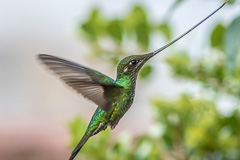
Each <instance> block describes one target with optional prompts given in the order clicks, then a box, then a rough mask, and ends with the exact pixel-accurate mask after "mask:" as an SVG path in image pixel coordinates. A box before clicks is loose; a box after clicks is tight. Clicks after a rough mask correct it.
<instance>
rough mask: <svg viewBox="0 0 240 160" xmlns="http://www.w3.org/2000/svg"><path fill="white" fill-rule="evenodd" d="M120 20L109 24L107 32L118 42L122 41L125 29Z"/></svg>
mask: <svg viewBox="0 0 240 160" xmlns="http://www.w3.org/2000/svg"><path fill="white" fill-rule="evenodd" d="M121 24H122V23H121V22H120V21H119V20H113V21H111V22H110V23H109V24H108V27H107V28H108V29H107V32H108V33H109V34H110V35H111V36H112V38H113V39H115V40H117V41H122V35H123V27H122V25H121Z"/></svg>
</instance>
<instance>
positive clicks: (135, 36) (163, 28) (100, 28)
mask: <svg viewBox="0 0 240 160" xmlns="http://www.w3.org/2000/svg"><path fill="white" fill-rule="evenodd" d="M79 30H80V31H81V32H79V33H81V36H85V37H84V39H87V40H88V43H89V45H90V48H91V55H92V57H91V58H97V59H99V60H104V61H109V62H111V63H112V64H113V65H114V66H115V65H117V64H118V62H119V61H120V60H121V59H122V58H123V57H125V56H128V55H129V53H126V47H127V48H131V47H133V46H137V47H138V48H139V50H141V51H142V52H148V48H149V41H150V38H151V35H152V34H153V33H156V31H158V32H159V31H160V32H161V33H162V34H163V35H164V36H165V38H166V40H170V39H171V28H170V26H169V25H168V23H167V21H165V22H162V23H160V24H153V23H151V22H149V20H148V15H147V13H146V12H145V10H144V9H143V8H142V7H141V6H135V7H133V9H132V10H131V11H130V12H129V14H127V15H126V16H125V17H123V18H121V19H107V18H104V17H102V15H101V14H100V13H99V10H98V9H94V10H92V12H91V14H90V16H89V17H88V19H87V20H86V22H84V23H83V24H80V26H79ZM123 44H124V45H123ZM128 44H131V45H128ZM106 46H111V47H106ZM131 54H132V53H131ZM143 70H144V71H142V73H141V74H140V76H141V78H145V77H146V78H147V77H148V76H149V75H150V74H151V70H152V67H151V66H148V67H145V68H143Z"/></svg>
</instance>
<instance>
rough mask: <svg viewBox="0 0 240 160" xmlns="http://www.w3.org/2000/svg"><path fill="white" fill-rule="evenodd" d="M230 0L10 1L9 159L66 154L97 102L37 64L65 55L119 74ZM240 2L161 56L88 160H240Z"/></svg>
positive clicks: (0, 149) (3, 89) (4, 127)
mask: <svg viewBox="0 0 240 160" xmlns="http://www.w3.org/2000/svg"><path fill="white" fill-rule="evenodd" d="M222 3H223V1H219V0H211V1H207V0H206V1H202V0H168V1H161V0H158V1H156V0H140V1H139V0H122V1H118V2H117V3H116V2H114V1H111V0H103V1H97V0H92V1H76V0H68V1H66V0H58V1H57V0H52V1H47V0H42V1H29V0H22V1H17V0H9V1H3V0H0V20H1V24H0V79H1V83H0V160H23V159H24V160H28V159H29V160H30V159H31V160H33V159H34V160H40V159H41V160H42V159H46V160H55V159H58V160H64V159H68V157H69V155H70V153H71V150H72V149H73V147H74V146H75V145H76V144H77V143H78V141H79V140H80V138H81V136H82V135H83V133H84V131H85V129H86V126H87V123H88V122H89V120H90V118H91V116H92V114H93V113H94V111H95V109H96V106H95V104H93V103H91V102H89V101H87V100H86V99H84V98H83V97H82V96H80V95H77V94H76V93H75V92H74V91H72V90H71V89H70V88H68V87H67V86H66V85H64V84H63V83H62V82H61V81H60V80H59V79H58V78H57V77H56V76H53V75H52V74H51V73H50V72H48V71H47V70H45V69H44V67H43V66H42V65H40V64H39V63H38V62H37V61H36V55H37V54H38V53H45V54H52V55H55V56H59V57H63V58H66V59H69V60H72V61H75V62H77V63H80V64H82V65H85V66H88V67H90V68H95V69H97V70H98V71H100V72H102V73H104V74H106V75H109V76H110V77H112V78H115V77H116V66H117V64H118V62H119V61H120V60H121V59H122V58H124V57H125V56H128V55H132V54H142V53H147V52H150V51H154V50H156V49H158V48H160V47H161V46H163V45H164V44H166V43H167V42H169V41H171V40H172V39H174V38H176V37H177V36H179V35H180V34H182V33H183V32H185V31H186V30H188V29H189V28H190V27H192V26H193V25H195V24H196V23H198V22H199V21H200V20H202V19H203V18H204V17H206V16H207V15H208V14H210V13H211V12H212V11H214V10H215V9H216V8H217V7H219V6H220V5H221V4H222ZM239 28H240V1H238V0H236V1H234V0H232V1H229V3H228V4H227V5H226V6H225V7H224V8H222V9H221V10H220V11H219V12H217V13H216V14H215V15H214V16H213V17H211V18H210V19H209V20H207V21H206V22H204V23H203V24H202V25H201V26H199V27H198V28H197V29H195V30H194V31H193V32H191V33H190V34H189V35H187V36H186V37H184V38H183V39H181V40H180V41H178V42H177V43H176V44H174V45H173V46H171V47H170V48H168V49H167V50H164V51H163V52H162V53H161V54H159V55H158V56H156V57H154V59H152V60H151V61H150V62H148V63H147V64H146V65H145V67H144V68H143V69H142V70H141V72H140V75H139V77H138V81H137V88H136V96H135V101H134V103H133V105H132V107H131V109H130V110H129V111H128V112H127V113H126V115H125V116H124V117H123V118H122V119H121V121H120V122H119V124H118V126H117V127H116V128H115V129H114V130H113V131H109V129H108V130H106V131H104V132H101V133H100V134H99V135H97V136H94V137H92V138H91V139H90V140H89V141H88V143H86V145H85V146H84V147H83V149H82V150H81V152H80V154H79V156H78V158H79V159H87V160H95V159H104V160H105V159H109V160H122V159H124V160H125V159H139V160H142V159H144V160H145V159H156V160H160V159H164V160H165V159H167V160H184V159H190V160H198V159H199V160H200V159H203V160H225V159H228V160H239V159H240V152H239V150H240V129H239V128H240V111H239V109H240V63H239V62H240V56H239V52H240V50H239V48H240V32H239Z"/></svg>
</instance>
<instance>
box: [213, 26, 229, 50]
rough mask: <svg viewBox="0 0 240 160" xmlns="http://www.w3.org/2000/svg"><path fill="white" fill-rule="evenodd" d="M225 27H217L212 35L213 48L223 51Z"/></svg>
mask: <svg viewBox="0 0 240 160" xmlns="http://www.w3.org/2000/svg"><path fill="white" fill-rule="evenodd" d="M225 30H226V29H225V27H224V26H223V25H222V24H218V25H216V27H215V28H214V29H213V32H212V34H211V46H212V47H214V48H217V49H220V50H222V49H223V38H224V34H225Z"/></svg>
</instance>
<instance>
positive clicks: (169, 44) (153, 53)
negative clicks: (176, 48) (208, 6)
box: [150, 2, 226, 57]
mask: <svg viewBox="0 0 240 160" xmlns="http://www.w3.org/2000/svg"><path fill="white" fill-rule="evenodd" d="M225 4H226V2H225V3H223V4H222V5H221V6H220V7H219V8H217V9H216V10H215V11H214V12H212V13H211V14H210V15H208V16H207V17H206V18H204V19H203V20H202V21H200V22H199V23H198V24H196V25H195V26H193V27H192V28H190V29H189V30H188V31H187V32H185V33H183V34H182V35H180V36H179V37H178V38H176V39H175V40H173V41H171V42H169V43H168V44H166V45H165V46H163V47H161V48H159V49H157V50H156V51H153V52H151V53H150V55H151V57H152V56H154V55H156V54H157V53H159V52H161V51H162V50H164V49H166V48H167V47H169V46H171V45H172V44H173V43H175V42H177V41H178V40H179V39H181V38H182V37H184V36H185V35H187V34H188V33H189V32H191V31H192V30H194V29H195V28H196V27H198V26H199V25H200V24H202V23H203V22H204V21H206V20H207V19H208V18H209V17H211V16H212V15H214V14H215V13H216V12H217V11H218V10H220V9H221V8H222V7H223V6H224V5H225Z"/></svg>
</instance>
